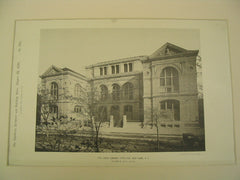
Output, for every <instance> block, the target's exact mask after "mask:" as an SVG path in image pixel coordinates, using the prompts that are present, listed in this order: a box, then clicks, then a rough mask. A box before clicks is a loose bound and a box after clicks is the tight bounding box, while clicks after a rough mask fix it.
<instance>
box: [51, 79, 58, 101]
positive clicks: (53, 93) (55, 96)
mask: <svg viewBox="0 0 240 180" xmlns="http://www.w3.org/2000/svg"><path fill="white" fill-rule="evenodd" d="M51 96H52V97H53V99H58V85H57V83H56V82H52V83H51Z"/></svg>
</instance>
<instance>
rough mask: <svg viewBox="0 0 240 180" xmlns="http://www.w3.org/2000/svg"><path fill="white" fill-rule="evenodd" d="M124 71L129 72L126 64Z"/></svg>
mask: <svg viewBox="0 0 240 180" xmlns="http://www.w3.org/2000/svg"><path fill="white" fill-rule="evenodd" d="M124 72H128V65H127V64H124Z"/></svg>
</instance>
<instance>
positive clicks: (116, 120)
mask: <svg viewBox="0 0 240 180" xmlns="http://www.w3.org/2000/svg"><path fill="white" fill-rule="evenodd" d="M111 115H112V116H113V126H114V127H122V119H121V118H120V110H119V106H117V105H116V106H112V107H111Z"/></svg>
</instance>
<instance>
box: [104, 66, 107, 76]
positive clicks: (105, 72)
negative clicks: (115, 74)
mask: <svg viewBox="0 0 240 180" xmlns="http://www.w3.org/2000/svg"><path fill="white" fill-rule="evenodd" d="M104 75H107V67H104Z"/></svg>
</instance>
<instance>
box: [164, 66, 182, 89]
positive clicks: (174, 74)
mask: <svg viewBox="0 0 240 180" xmlns="http://www.w3.org/2000/svg"><path fill="white" fill-rule="evenodd" d="M160 86H161V90H162V91H163V92H168V93H171V92H178V91H179V77H178V71H177V70H176V69H175V68H173V67H166V68H164V69H163V70H162V72H161V74H160Z"/></svg>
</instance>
